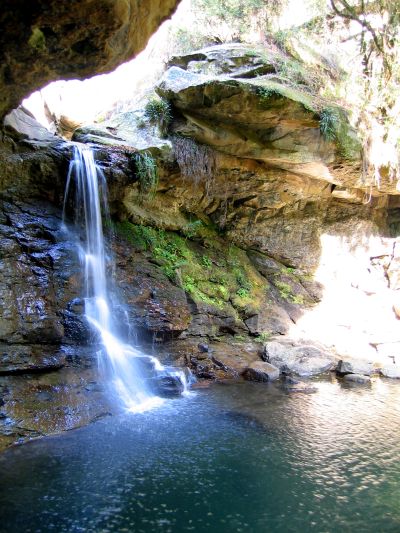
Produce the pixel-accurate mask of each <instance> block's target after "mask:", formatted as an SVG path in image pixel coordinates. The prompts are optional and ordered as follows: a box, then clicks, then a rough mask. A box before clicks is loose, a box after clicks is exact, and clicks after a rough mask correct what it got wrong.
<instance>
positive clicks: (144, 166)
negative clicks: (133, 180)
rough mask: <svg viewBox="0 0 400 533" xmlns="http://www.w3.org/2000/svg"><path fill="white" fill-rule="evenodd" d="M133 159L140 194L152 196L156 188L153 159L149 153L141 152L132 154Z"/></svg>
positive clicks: (154, 162)
mask: <svg viewBox="0 0 400 533" xmlns="http://www.w3.org/2000/svg"><path fill="white" fill-rule="evenodd" d="M133 158H134V162H135V171H136V176H137V178H138V180H139V185H140V193H141V194H142V195H144V196H150V197H151V196H154V194H155V193H156V191H157V186H158V169H157V163H156V161H155V159H154V157H153V156H152V155H151V154H150V153H149V152H143V153H138V154H134V156H133Z"/></svg>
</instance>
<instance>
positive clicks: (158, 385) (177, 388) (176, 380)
mask: <svg viewBox="0 0 400 533" xmlns="http://www.w3.org/2000/svg"><path fill="white" fill-rule="evenodd" d="M150 382H151V386H152V388H153V390H154V391H155V393H156V394H159V395H160V396H166V397H167V398H170V397H175V396H180V395H181V394H182V392H183V391H184V390H185V387H184V384H183V381H182V377H181V376H180V375H178V374H173V373H171V374H169V375H159V376H156V377H154V378H152V379H151V380H150Z"/></svg>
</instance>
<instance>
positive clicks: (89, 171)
mask: <svg viewBox="0 0 400 533" xmlns="http://www.w3.org/2000/svg"><path fill="white" fill-rule="evenodd" d="M72 181H74V182H75V225H76V227H77V229H78V231H79V232H81V241H82V244H81V245H80V256H81V260H82V263H83V267H84V277H85V298H84V301H85V316H86V319H87V321H88V322H89V323H90V324H91V326H92V327H93V328H94V330H95V331H97V332H98V334H99V336H100V339H101V344H102V349H101V350H100V351H99V353H98V358H99V367H100V368H101V369H102V372H103V374H104V375H105V378H106V380H107V381H108V380H109V381H110V383H112V384H113V388H114V390H115V391H116V392H117V396H118V397H119V398H120V400H121V401H122V402H123V404H124V406H125V407H126V408H127V409H129V410H130V411H135V412H137V411H144V410H147V409H149V408H152V407H154V406H157V405H160V404H161V403H162V402H163V399H162V398H160V397H159V396H158V395H157V394H155V392H154V390H155V389H157V386H160V385H162V384H164V386H166V387H167V389H168V388H169V390H170V392H171V391H172V392H175V393H176V392H179V393H180V392H185V391H186V390H187V382H186V378H185V374H184V372H183V371H181V370H177V369H169V368H166V367H164V366H163V365H162V364H161V363H160V362H159V361H158V359H156V358H155V357H152V356H147V355H145V354H143V353H141V352H140V351H139V350H137V349H136V348H134V347H133V346H131V345H130V344H128V343H125V342H124V341H123V340H122V339H121V338H120V334H119V332H118V330H117V327H116V324H115V323H114V322H115V321H114V320H113V306H112V303H111V297H110V295H111V291H110V286H109V285H110V281H109V280H108V277H107V267H110V264H111V263H112V261H111V259H110V257H109V256H107V254H106V250H105V245H104V237H103V218H104V219H108V202H107V186H106V180H105V176H104V174H103V172H102V171H101V170H100V169H99V168H98V167H97V166H96V163H95V161H94V157H93V152H92V150H91V149H90V148H89V147H87V146H81V145H75V146H74V153H73V159H72V160H71V162H70V167H69V171H68V177H67V183H66V189H65V197H64V214H65V208H66V204H67V201H68V197H69V194H70V189H71V182H72ZM64 214H63V219H64V218H65V215H64Z"/></svg>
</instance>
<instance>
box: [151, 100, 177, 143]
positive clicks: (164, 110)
mask: <svg viewBox="0 0 400 533" xmlns="http://www.w3.org/2000/svg"><path fill="white" fill-rule="evenodd" d="M144 115H145V117H146V118H147V120H148V121H149V122H150V123H151V124H156V125H157V126H158V128H159V130H160V135H161V136H162V137H166V135H167V133H168V128H169V125H170V123H171V120H172V113H171V104H170V103H169V102H168V100H165V99H164V98H159V97H156V96H153V97H151V98H150V100H149V101H148V102H147V104H146V105H145V108H144Z"/></svg>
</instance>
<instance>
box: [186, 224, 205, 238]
mask: <svg viewBox="0 0 400 533" xmlns="http://www.w3.org/2000/svg"><path fill="white" fill-rule="evenodd" d="M202 227H203V222H202V221H201V220H194V221H193V222H189V223H188V224H187V225H186V227H185V228H183V233H184V235H185V236H186V237H187V238H188V239H193V238H194V237H196V236H197V235H198V233H199V231H200V230H201V228H202Z"/></svg>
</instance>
